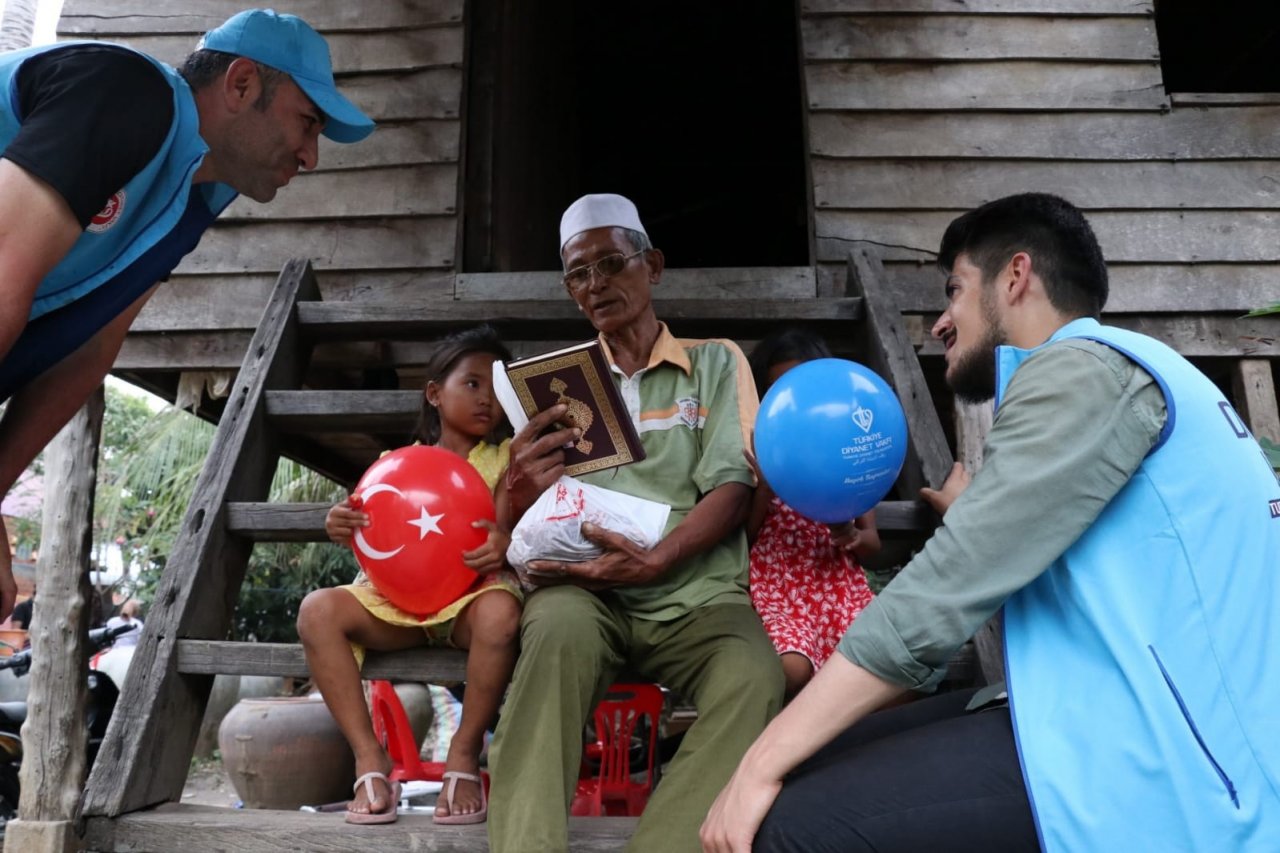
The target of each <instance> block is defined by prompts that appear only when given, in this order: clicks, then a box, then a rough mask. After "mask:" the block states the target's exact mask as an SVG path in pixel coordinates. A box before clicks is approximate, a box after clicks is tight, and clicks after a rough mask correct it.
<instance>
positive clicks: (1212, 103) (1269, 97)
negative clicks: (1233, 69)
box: [1169, 92, 1280, 107]
mask: <svg viewBox="0 0 1280 853" xmlns="http://www.w3.org/2000/svg"><path fill="white" fill-rule="evenodd" d="M1169 100H1170V101H1171V102H1172V103H1173V105H1174V106H1175V107H1246V106H1259V107H1264V106H1274V105H1275V104H1280V92H1174V93H1173V94H1171V95H1170V96H1169Z"/></svg>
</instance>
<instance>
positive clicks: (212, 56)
mask: <svg viewBox="0 0 1280 853" xmlns="http://www.w3.org/2000/svg"><path fill="white" fill-rule="evenodd" d="M241 58H242V57H240V56H239V55H237V54H234V53H227V52H225V51H221V50H208V49H206V48H201V49H199V50H197V51H194V52H192V53H191V54H190V55H189V56H188V57H187V58H186V60H185V61H184V62H183V63H182V67H181V68H179V69H178V73H179V74H181V75H182V79H183V80H186V81H187V85H188V86H190V87H191V90H192V91H193V92H198V91H200V90H201V89H203V88H205V87H206V86H210V85H212V84H213V83H216V82H217V81H218V80H220V79H222V76H223V75H224V74H226V73H227V69H228V68H230V67H231V63H233V62H235V61H236V60H237V59H241ZM249 61H250V62H252V63H253V64H254V65H256V66H257V68H258V76H259V77H261V78H262V94H261V95H259V96H258V100H256V101H254V102H253V106H254V108H255V109H259V110H265V109H266V108H267V107H268V106H270V105H271V99H272V98H273V97H274V96H275V93H276V87H277V86H279V85H280V81H281V80H284V79H285V78H286V77H288V76H289V75H288V74H286V73H285V72H283V71H280V70H279V69H276V68H272V67H271V66H270V65H264V64H262V63H261V62H258V61H257V60H256V59H251V60H249Z"/></svg>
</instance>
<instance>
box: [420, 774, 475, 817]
mask: <svg viewBox="0 0 1280 853" xmlns="http://www.w3.org/2000/svg"><path fill="white" fill-rule="evenodd" d="M441 779H442V780H443V781H444V783H445V786H444V790H443V791H441V792H440V793H441V795H442V796H443V797H444V802H445V805H447V806H448V807H449V813H448V814H447V815H443V816H442V815H439V814H437V815H435V816H433V817H432V818H431V820H432V821H434V822H435V823H445V824H451V825H460V824H467V823H484V822H485V820H487V819H488V816H489V798H488V797H487V796H485V793H484V782H483V781H481V779H480V777H479V776H477V775H476V774H474V773H463V772H462V771H461V770H446V771H445V772H444V773H443V774H442V775H441ZM459 779H462V780H463V781H466V782H475V783H476V784H477V785H479V786H480V811H478V812H472V813H471V814H454V813H453V795H454V792H455V791H457V789H458V780H459Z"/></svg>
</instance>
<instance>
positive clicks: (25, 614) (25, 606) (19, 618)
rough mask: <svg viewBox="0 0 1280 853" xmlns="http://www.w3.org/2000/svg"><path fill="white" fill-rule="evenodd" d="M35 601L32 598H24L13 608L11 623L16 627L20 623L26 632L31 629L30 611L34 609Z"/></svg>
mask: <svg viewBox="0 0 1280 853" xmlns="http://www.w3.org/2000/svg"><path fill="white" fill-rule="evenodd" d="M35 605H36V600H35V598H34V597H32V598H26V599H23V600H22V601H19V602H18V606H17V607H15V608H13V617H12V621H13V623H14V624H15V625H16V624H18V623H22V627H23V628H26V629H27V630H30V629H31V611H33V610H34V609H35Z"/></svg>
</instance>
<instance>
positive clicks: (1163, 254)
mask: <svg viewBox="0 0 1280 853" xmlns="http://www.w3.org/2000/svg"><path fill="white" fill-rule="evenodd" d="M962 212H963V211H962V210H953V211H923V210H910V211H836V210H818V211H816V213H815V214H814V215H815V219H816V221H817V235H818V258H819V260H822V261H831V262H838V261H840V260H841V259H842V258H844V257H845V256H846V255H847V254H848V252H849V251H850V249H851V248H854V247H856V246H858V245H860V244H865V243H867V242H869V243H873V244H875V245H878V246H881V247H883V249H884V257H885V258H886V259H892V260H895V261H901V260H908V261H916V260H927V261H932V259H933V256H934V253H935V252H936V251H937V248H938V241H939V240H941V239H942V233H943V231H945V230H946V227H947V225H949V224H950V223H951V220H953V219H955V218H956V217H957V216H959V215H960V214H961V213H962ZM1086 214H1087V215H1088V218H1089V221H1090V223H1091V224H1092V225H1093V230H1094V231H1095V232H1096V233H1097V235H1098V242H1099V243H1101V244H1102V252H1103V255H1104V256H1105V257H1106V258H1107V260H1108V261H1109V262H1112V263H1114V262H1157V263H1186V262H1195V263H1212V262H1224V261H1226V262H1240V263H1272V262H1274V261H1275V260H1276V234H1277V233H1280V212H1275V211H1255V210H1186V211H1133V212H1130V211H1108V210H1101V211H1086Z"/></svg>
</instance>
